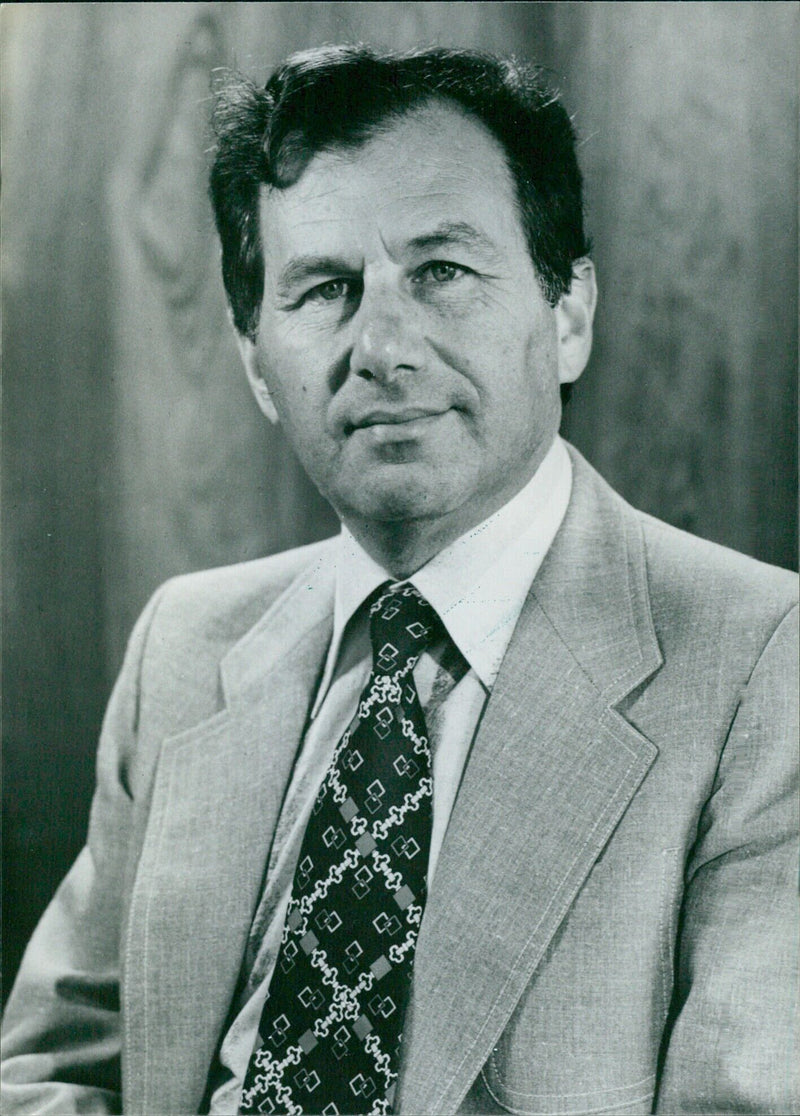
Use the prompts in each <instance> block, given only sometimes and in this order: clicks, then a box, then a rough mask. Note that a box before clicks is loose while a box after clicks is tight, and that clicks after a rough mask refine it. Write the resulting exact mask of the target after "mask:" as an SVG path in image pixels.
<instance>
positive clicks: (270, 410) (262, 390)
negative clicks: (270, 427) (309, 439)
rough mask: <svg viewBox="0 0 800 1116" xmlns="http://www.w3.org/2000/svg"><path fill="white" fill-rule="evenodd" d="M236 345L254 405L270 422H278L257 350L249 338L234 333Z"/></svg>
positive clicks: (236, 332)
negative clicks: (256, 405)
mask: <svg viewBox="0 0 800 1116" xmlns="http://www.w3.org/2000/svg"><path fill="white" fill-rule="evenodd" d="M235 336H236V344H237V345H238V346H239V355H240V356H241V358H242V364H243V365H244V370H245V372H246V373H247V382H248V383H249V384H250V388H251V390H252V392H253V395H254V396H255V397H256V403H258V405H259V407H260V408H261V411H262V412H263V414H265V415H266V416H267V418H268V419H269V421H270V422H273V423H275V422H277V421H278V412H277V411H276V410H275V404H274V403H273V402H272V396H271V395H270V393H269V388H268V387H267V385H266V383H265V381H264V377H263V376H262V375H261V367H260V363H259V359H258V348H257V346H256V344H255V342H253V341H251V340H250V338H249V337H245V336H244V334H242V333H239V331H238V330H236V331H235Z"/></svg>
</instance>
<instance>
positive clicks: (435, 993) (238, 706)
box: [3, 453, 800, 1116]
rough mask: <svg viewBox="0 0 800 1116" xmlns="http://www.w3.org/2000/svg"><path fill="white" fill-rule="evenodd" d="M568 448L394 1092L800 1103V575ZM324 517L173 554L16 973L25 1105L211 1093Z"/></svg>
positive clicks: (478, 764)
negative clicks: (218, 558) (555, 515)
mask: <svg viewBox="0 0 800 1116" xmlns="http://www.w3.org/2000/svg"><path fill="white" fill-rule="evenodd" d="M573 461H574V467H575V480H574V490H573V497H572V500H571V503H570V507H569V510H568V513H567V517H566V519H565V522H564V524H563V526H562V528H561V530H560V532H559V534H558V536H557V538H556V540H555V543H554V545H553V547H552V549H551V551H550V553H549V554H548V556H547V558H546V560H545V562H544V564H543V566H542V568H541V570H540V572H539V574H538V575H537V577H536V579H535V581H534V584H533V587H532V589H531V592H530V595H529V597H528V600H527V602H526V604H525V607H524V610H523V613H522V615H521V618H520V621H519V623H518V625H517V629H516V631H515V633H514V637H513V639H512V642H511V644H510V646H509V649H508V652H507V654H506V657H505V660H504V662H503V665H502V668H501V670H500V674H499V675H498V678H497V682H496V684H495V688H494V691H493V693H492V696H491V698H490V701H489V704H488V707H487V710H486V713H485V715H484V718H483V721H482V723H481V726H480V730H479V732H478V735H477V738H476V740H475V743H474V747H473V749H472V753H471V755H470V759H469V763H468V766H467V768H466V772H465V775H464V779H463V783H462V786H461V788H460V791H459V795H458V799H457V801H456V805H455V808H454V812H453V815H452V819H451V822H450V826H449V829H448V832H447V836H446V839H445V842H444V846H443V848H442V852H441V857H440V860H439V865H438V868H437V872H436V878H435V882H434V886H433V889H432V893H431V895H430V897H429V900H428V905H427V908H426V911H425V917H424V921H423V924H422V930H421V934H420V938H419V944H418V949H417V955H416V965H415V974H414V984H413V998H412V1002H411V1005H410V1008H409V1020H408V1024H407V1028H406V1036H405V1040H404V1048H403V1064H402V1071H401V1081H400V1092H399V1098H400V1100H399V1104H400V1110H401V1111H402V1112H406V1113H418V1114H419V1113H426V1114H427V1113H455V1112H456V1111H460V1112H501V1111H510V1112H518V1113H559V1114H562V1116H565V1114H577V1113H591V1112H594V1113H599V1112H603V1113H617V1114H621V1113H644V1112H650V1111H658V1112H663V1113H678V1112H713V1113H722V1112H774V1113H787V1112H800V1098H798V1095H797V1092H798V1091H797V1088H796V1080H795V1076H794V1074H795V1070H794V1058H793V1050H792V1046H791V1033H792V1025H791V1024H792V1010H793V1004H794V996H795V990H796V975H793V974H794V973H795V966H796V961H797V953H798V945H797V922H796V911H795V900H796V888H795V871H796V863H795V843H796V830H797V817H796V814H797V787H796V781H795V780H796V768H797V745H796V740H795V735H794V734H795V728H794V725H795V723H796V703H797V651H796V634H795V636H794V639H793V635H792V633H793V631H795V633H796V620H797V609H796V606H795V600H796V579H795V578H794V577H793V576H792V575H791V574H788V573H786V572H784V571H779V570H776V569H773V568H770V567H767V566H763V565H760V564H758V563H756V562H754V561H752V560H750V559H747V558H744V557H742V556H741V555H738V554H735V553H733V552H731V551H727V550H724V549H722V548H719V547H717V546H713V545H711V544H709V543H705V542H701V541H700V540H698V539H695V538H693V537H690V536H688V535H685V534H682V533H681V532H678V531H676V530H674V529H672V528H670V527H667V526H665V525H664V524H663V523H659V522H657V521H655V520H653V519H650V518H649V517H647V516H645V515H642V514H640V513H638V512H636V511H634V510H632V509H631V508H630V507H629V506H628V505H626V504H625V503H624V502H623V501H622V500H621V499H620V498H619V497H618V496H617V495H615V494H614V493H613V492H612V491H611V490H610V489H609V488H608V486H607V485H606V484H605V483H604V482H603V481H602V480H601V479H600V478H599V477H598V476H597V474H595V473H594V472H593V471H592V470H591V469H590V467H589V466H588V465H587V464H586V463H585V462H584V461H583V460H582V459H581V458H580V457H579V456H578V455H577V454H574V453H573ZM329 547H330V543H321V544H318V545H315V546H311V547H308V548H305V549H303V550H299V551H293V552H290V553H287V554H284V555H279V556H278V557H275V558H270V559H267V560H264V561H259V562H255V563H251V564H247V565H243V566H239V567H235V568H231V569H225V570H217V571H211V572H208V573H204V574H198V575H191V576H188V577H185V578H180V579H178V580H176V581H173V582H170V583H168V584H167V585H166V586H165V587H163V588H162V589H161V590H160V591H159V592H158V594H157V595H156V596H155V598H154V599H153V601H152V602H151V603H150V605H149V606H148V608H147V610H146V611H145V613H144V615H143V616H142V618H141V620H140V621H139V623H138V625H137V627H136V630H135V632H134V635H133V637H132V639H131V643H130V647H129V651H128V655H127V658H126V662H125V666H124V668H123V671H122V674H121V676H120V679H119V682H118V684H117V687H116V689H115V692H114V695H113V698H112V700H111V703H110V706H109V710H108V714H107V718H106V722H105V726H104V731H103V738H102V743H101V747H100V752H99V760H98V790H97V795H96V798H95V801H94V804H93V808H92V818H91V826H90V833H89V839H88V845H87V848H86V849H85V850H84V852H83V853H82V855H81V857H80V858H79V860H78V861H77V863H76V865H75V867H74V868H73V870H72V872H71V873H70V875H69V876H68V878H67V880H66V881H65V883H64V884H63V885H62V887H61V889H60V891H59V893H58V894H57V896H56V898H55V899H54V901H53V903H52V905H51V906H50V908H49V910H48V912H47V913H46V915H45V916H44V919H43V920H42V923H41V924H40V927H39V929H38V931H37V933H36V936H35V937H34V939H33V941H32V943H31V946H30V948H29V950H28V953H27V955H26V958H25V961H24V964H23V967H22V970H21V973H20V976H19V979H18V982H17V986H16V989H15V991H14V993H13V995H12V998H11V1002H10V1004H9V1007H8V1011H7V1016H6V1040H5V1046H4V1055H5V1058H6V1063H5V1067H4V1108H3V1111H4V1112H5V1113H8V1114H11V1113H22V1112H28V1113H32V1112H53V1113H59V1114H63V1113H77V1112H107V1111H119V1109H120V1105H122V1107H123V1111H124V1112H125V1113H127V1114H131V1116H133V1114H134V1113H142V1114H147V1116H152V1114H161V1113H195V1112H197V1110H198V1106H199V1105H200V1103H201V1098H202V1096H203V1092H204V1086H205V1082H206V1075H207V1072H208V1069H209V1065H210V1063H211V1061H212V1058H213V1057H214V1053H215V1049H216V1048H217V1045H218V1043H219V1041H220V1038H221V1036H222V1034H223V1033H224V1030H225V1026H226V1018H227V1015H228V1012H229V1010H230V1006H231V1001H232V998H233V995H234V990H235V987H236V983H237V978H238V976H239V971H240V966H241V963H242V956H243V952H244V947H245V941H246V938H247V934H248V930H249V927H250V922H251V918H252V915H253V912H254V909H255V907H256V904H257V901H258V898H259V893H260V889H261V886H262V882H263V873H264V866H265V864H266V862H267V857H268V852H269V848H270V842H271V840H272V835H273V830H274V827H275V822H276V819H277V816H278V811H279V808H280V805H281V798H282V795H283V792H284V789H285V787H286V784H287V780H288V779H289V776H290V772H291V768H292V763H293V760H294V757H295V754H296V752H297V748H298V743H299V741H300V739H301V735H302V731H303V727H304V722H305V719H306V716H307V713H308V709H309V703H310V699H311V697H312V695H313V694H314V691H315V686H316V684H317V682H318V680H319V676H320V670H321V666H322V663H323V659H324V656H325V652H326V648H327V645H328V641H329V638H330V634H331V623H332V593H333V585H332V578H331V574H330V572H329V570H328V568H327V567H328V562H327V556H328V554H329V552H330V551H329ZM120 1054H121V1064H122V1073H121V1079H122V1080H121V1083H120ZM120 1089H121V1090H122V1097H123V1098H124V1099H123V1100H121V1099H120Z"/></svg>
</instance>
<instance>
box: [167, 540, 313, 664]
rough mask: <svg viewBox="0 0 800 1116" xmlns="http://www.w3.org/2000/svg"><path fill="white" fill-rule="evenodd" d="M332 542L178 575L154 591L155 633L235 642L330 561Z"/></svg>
mask: <svg viewBox="0 0 800 1116" xmlns="http://www.w3.org/2000/svg"><path fill="white" fill-rule="evenodd" d="M332 546H333V540H332V539H325V540H323V541H322V542H318V543H312V544H310V545H309V546H302V547H297V548H295V549H292V550H286V551H283V552H281V553H279V554H274V555H271V556H270V557H268V558H258V559H255V560H253V561H249V562H240V563H237V564H236V565H232V566H220V567H217V568H215V569H209V570H200V571H197V572H194V573H188V574H181V575H180V576H178V577H175V578H172V579H171V580H170V581H168V582H166V583H165V584H164V585H162V586H161V588H160V589H159V590H158V593H157V596H158V597H159V598H160V599H159V602H158V610H157V614H156V622H155V623H156V626H157V629H161V628H164V627H168V628H169V629H170V630H171V631H173V632H175V633H181V632H183V633H185V634H186V635H187V636H189V637H191V638H192V639H193V640H200V641H201V642H211V643H213V644H216V645H224V644H229V645H231V646H232V645H233V644H234V643H236V642H237V641H238V640H239V639H240V638H241V637H242V636H243V635H244V634H245V633H246V632H248V631H249V630H250V628H251V627H252V626H253V625H254V624H255V623H256V622H257V621H258V620H259V619H260V617H261V616H262V615H263V614H264V613H265V612H266V611H267V609H268V608H269V607H270V606H271V605H272V604H273V603H274V602H275V601H276V600H277V599H278V597H280V596H281V594H282V593H283V592H284V591H285V590H286V589H288V588H289V586H290V585H291V584H292V582H293V581H294V580H295V579H296V578H297V577H298V576H299V575H300V574H301V573H302V572H303V571H304V570H309V571H312V570H314V569H315V568H317V567H319V566H320V565H325V564H327V562H328V561H329V560H330V554H331V549H332Z"/></svg>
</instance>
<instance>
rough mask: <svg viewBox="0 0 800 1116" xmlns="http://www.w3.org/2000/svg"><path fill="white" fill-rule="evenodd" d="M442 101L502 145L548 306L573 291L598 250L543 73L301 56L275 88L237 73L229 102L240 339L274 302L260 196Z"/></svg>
mask: <svg viewBox="0 0 800 1116" xmlns="http://www.w3.org/2000/svg"><path fill="white" fill-rule="evenodd" d="M436 100H439V101H442V100H444V101H451V102H453V103H454V104H456V105H459V106H461V108H462V109H464V110H465V111H466V112H468V113H470V114H471V115H473V116H475V117H477V119H478V120H480V121H482V123H483V124H484V125H485V126H486V127H487V128H488V129H489V130H490V131H491V132H492V133H493V135H494V136H495V137H496V139H497V140H498V141H499V142H500V144H501V145H502V147H503V149H504V151H505V155H506V159H507V162H508V166H509V169H510V171H511V173H512V176H513V178H514V182H515V186H516V192H517V199H518V204H519V210H520V218H521V221H522V225H523V228H524V231H525V235H526V239H527V243H528V249H529V251H530V254H531V258H532V260H533V263H534V266H535V267H536V270H537V273H538V275H539V280H540V282H541V285H542V290H543V292H544V294H545V297H546V298H547V299H548V301H549V302H550V303H551V305H555V303H556V302H557V301H558V299H559V298H560V297H561V295H562V294H564V293H565V292H566V291H568V290H569V287H570V284H571V281H572V266H573V263H574V261H575V260H577V259H580V258H581V257H582V256H585V255H586V254H587V253H588V251H589V243H588V241H587V239H586V237H585V235H584V231H583V205H582V197H581V174H580V170H579V168H578V162H577V159H576V156H575V133H574V131H573V128H572V124H571V121H570V118H569V116H568V114H567V112H566V110H565V109H564V107H563V105H562V104H561V103H560V101H558V99H557V98H556V97H555V96H554V94H553V93H551V92H550V90H549V89H548V88H547V86H546V85H545V83H544V82H543V80H542V77H541V74H540V72H539V70H537V69H535V68H534V67H531V66H528V65H523V64H520V63H518V62H516V61H512V60H507V59H500V58H495V57H494V56H492V55H487V54H479V53H476V52H472V51H462V50H446V49H443V48H435V49H430V50H417V51H411V52H408V53H404V54H378V53H376V52H375V51H373V50H371V49H370V48H368V47H365V46H360V45H359V46H334V47H320V48H317V49H314V50H308V51H304V52H302V53H300V54H294V55H292V56H291V57H290V58H289V59H288V60H287V61H286V62H285V63H284V64H283V65H282V66H280V67H279V68H278V69H277V70H276V71H275V72H274V73H273V75H272V77H271V78H270V79H269V81H268V82H267V84H266V85H265V86H264V88H263V89H261V88H259V87H258V86H256V85H254V84H253V83H252V82H251V81H248V80H247V79H246V78H242V77H239V76H236V77H232V78H229V79H228V80H227V81H226V82H225V83H224V84H223V85H222V87H221V89H220V90H219V92H218V95H217V103H216V108H215V112H214V127H215V133H216V138H217V143H216V150H215V156H214V162H213V166H212V169H211V181H210V191H211V199H212V202H213V205H214V216H215V219H216V224H217V230H218V232H219V236H220V240H221V242H222V277H223V281H224V283H225V290H226V292H227V295H228V300H229V302H230V306H231V312H232V314H233V321H234V325H235V326H236V328H237V330H239V332H240V333H242V334H245V335H247V336H249V337H251V338H253V337H254V335H255V331H256V329H257V327H258V318H259V312H260V309H261V302H262V299H263V295H264V261H263V257H262V252H261V243H260V236H259V221H258V210H259V205H258V202H259V196H258V195H259V187H260V186H261V185H262V184H266V185H268V186H272V187H275V188H276V189H279V190H280V189H285V188H286V187H288V186H291V185H293V184H294V183H295V182H297V180H298V179H299V177H300V175H301V174H302V172H303V170H304V168H305V167H306V166H307V164H308V163H309V162H310V160H311V159H312V158H313V157H314V155H315V154H317V153H318V152H320V151H323V150H328V149H330V148H333V147H357V146H359V145H360V144H362V143H365V142H366V141H367V140H368V139H369V138H370V137H372V136H374V135H375V134H376V133H377V132H379V131H380V130H381V129H382V128H384V127H385V126H386V125H387V124H390V123H391V122H392V121H393V120H396V119H397V118H398V117H401V116H403V115H404V114H406V113H408V112H409V111H411V110H413V109H414V108H417V107H420V106H422V105H424V104H426V103H429V102H431V101H436Z"/></svg>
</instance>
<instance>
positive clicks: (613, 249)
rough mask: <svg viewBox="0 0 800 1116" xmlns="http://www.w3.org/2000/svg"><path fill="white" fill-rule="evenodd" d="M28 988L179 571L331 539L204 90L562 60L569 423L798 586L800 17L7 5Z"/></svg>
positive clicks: (699, 522)
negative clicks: (284, 77) (414, 67)
mask: <svg viewBox="0 0 800 1116" xmlns="http://www.w3.org/2000/svg"><path fill="white" fill-rule="evenodd" d="M2 20H3V38H2V58H1V59H0V61H1V62H2V70H3V85H4V88H3V109H2V112H3V115H2V135H3V147H2V156H3V173H4V196H3V214H2V215H3V255H2V267H3V287H4V293H3V299H4V301H3V315H4V330H3V335H4V336H3V340H4V363H5V384H4V415H3V485H4V492H3V497H4V498H3V539H4V570H3V572H4V585H5V588H4V633H3V634H4V644H5V646H4V659H3V686H4V718H3V742H4V767H5V783H4V795H3V803H4V812H5V821H4V826H3V844H4V904H3V919H4V945H5V990H6V991H7V990H8V988H9V986H10V983H11V980H12V978H13V975H14V972H15V970H16V966H17V963H18V960H19V956H20V951H21V948H22V946H23V944H24V942H25V940H26V939H27V937H28V935H29V933H30V931H31V929H32V927H33V925H34V923H35V920H36V919H37V918H38V916H39V914H40V913H41V911H42V909H43V908H44V906H45V904H46V903H47V901H48V900H49V898H50V896H51V894H52V892H53V890H54V888H55V886H56V884H57V882H58V880H59V879H60V878H61V876H62V875H63V874H64V872H65V871H66V869H67V867H68V865H69V863H70V862H71V860H72V859H73V858H74V856H75V855H76V853H77V851H78V849H79V847H80V845H81V843H82V840H83V836H84V832H85V827H86V821H87V815H88V805H89V800H90V796H91V790H92V783H93V761H94V750H95V746H96V739H97V734H98V729H99V725H100V720H101V717H102V713H103V708H104V705H105V702H106V700H107V697H108V693H109V690H110V687H111V684H112V682H113V679H114V676H115V674H116V672H117V670H118V668H119V665H120V661H121V656H122V653H123V650H124V645H125V641H126V639H127V636H128V633H129V631H130V628H131V625H132V623H133V621H134V619H135V617H136V615H137V614H138V612H139V610H140V609H141V608H142V606H143V605H144V603H145V601H146V600H147V598H148V596H149V595H150V594H151V592H152V591H153V590H154V589H155V588H156V586H157V585H158V584H159V583H160V582H161V581H163V580H164V579H165V578H167V577H169V576H171V575H173V574H177V573H181V572H183V571H186V570H192V569H197V568H201V567H206V566H211V565H217V564H222V563H227V562H233V561H237V560H239V559H243V558H251V557H256V556H258V555H262V554H267V553H271V552H274V551H276V550H281V549H283V548H285V547H288V546H292V545H295V544H298V543H303V542H307V541H310V540H312V539H315V538H318V537H321V536H323V535H326V534H330V533H332V532H333V531H334V530H335V528H336V523H335V520H334V518H333V515H332V513H331V511H330V510H329V509H328V508H327V506H326V505H325V504H324V503H323V502H322V500H321V499H320V497H318V496H317V495H316V494H315V493H314V491H313V490H312V488H311V487H310V485H309V483H308V482H307V481H306V480H305V478H304V476H303V475H302V473H301V471H300V469H299V467H298V465H297V464H296V462H295V461H294V459H293V457H292V455H291V453H290V452H289V450H288V449H287V446H286V444H285V442H284V440H283V438H282V436H281V434H280V432H278V431H275V430H273V429H272V428H269V427H267V425H266V424H265V423H264V421H263V420H262V418H261V417H260V414H259V412H258V411H257V409H256V406H255V403H254V402H253V401H252V400H251V398H250V396H249V393H248V389H247V387H246V384H245V379H244V375H243V372H242V371H241V369H240V367H239V363H238V357H237V354H236V350H235V347H234V342H233V340H232V337H231V335H230V332H229V327H228V323H227V318H226V311H225V305H224V299H223V292H222V284H221V280H220V278H219V269H218V249H217V246H216V244H215V242H214V237H213V233H212V228H213V226H212V219H211V213H210V209H209V205H208V202H207V199H206V186H205V179H206V168H207V160H208V156H207V151H208V147H209V134H208V112H209V106H210V102H209V88H210V75H211V73H212V71H213V70H214V69H215V68H216V67H219V66H235V67H238V68H240V69H242V70H244V71H246V72H248V73H250V74H251V75H253V76H254V77H256V78H258V79H259V80H261V81H263V80H265V79H266V77H267V75H268V73H269V71H270V70H271V69H272V68H273V67H274V66H275V65H276V64H277V63H278V62H279V61H280V60H281V59H282V58H283V57H284V56H285V55H286V54H287V53H289V52H291V51H293V50H297V49H300V48H303V47H307V46H310V45H315V44H322V43H326V42H336V41H344V40H348V41H353V40H366V41H368V42H371V43H373V44H376V45H379V46H380V45H382V46H388V47H393V48H403V47H409V46H412V45H414V44H420V43H422V44H434V43H441V44H444V45H458V46H469V47H479V48H482V49H487V50H491V51H496V52H501V53H509V52H516V53H518V54H520V55H522V56H525V57H527V58H530V59H533V60H536V61H539V62H541V63H542V64H543V65H544V66H545V67H547V68H548V70H549V72H550V75H551V78H552V80H553V81H554V82H555V83H556V84H557V85H558V86H559V87H560V88H561V90H562V92H563V95H564V99H565V101H566V103H567V106H568V108H569V109H570V111H571V112H572V113H574V115H575V119H576V124H577V127H578V130H579V133H580V135H581V136H582V137H583V138H582V144H581V161H582V165H583V167H584V171H585V175H586V179H587V199H588V218H589V228H590V231H591V233H592V235H593V238H594V243H595V253H594V255H595V260H596V264H597V269H598V274H599V283H600V290H601V302H600V309H599V318H598V327H597V337H596V344H595V350H594V355H593V357H592V361H591V363H590V366H589V369H588V370H587V372H586V373H585V374H584V377H583V379H582V380H581V381H580V382H579V384H578V385H577V387H576V391H575V394H574V397H573V400H572V402H571V403H570V405H569V408H568V411H567V414H566V416H565V423H564V430H565V432H566V434H567V436H568V437H570V438H571V439H572V440H573V441H574V442H575V444H576V445H577V446H578V447H579V448H580V449H581V450H582V451H583V452H584V454H585V455H586V456H587V457H588V458H589V460H590V461H591V462H592V463H593V464H594V465H595V466H596V467H597V468H598V469H599V470H600V471H601V472H602V473H604V474H605V476H606V477H607V478H608V479H609V480H610V481H611V483H612V484H614V485H615V486H616V487H617V488H618V489H619V491H621V492H622V493H623V495H625V496H626V497H627V498H628V499H629V500H630V501H631V502H632V503H634V504H636V505H638V506H639V507H642V508H644V509H646V510H647V511H650V512H652V513H654V514H655V515H657V516H660V517H662V518H664V519H667V520H669V521H670V522H672V523H675V524H677V525H679V526H680V527H684V528H686V529H688V530H690V531H693V532H695V533H697V534H699V535H703V536H705V537H707V538H710V539H714V540H717V541H718V542H721V543H724V544H726V545H728V546H733V547H736V548H737V549H739V550H742V551H745V552H747V553H748V554H752V555H755V556H756V557H758V558H761V559H763V560H765V561H768V562H774V563H778V564H780V565H784V566H793V567H795V568H796V562H797V530H796V514H795V506H796V505H795V493H796V415H797V400H796V363H797V183H796V170H797V130H796V129H797V103H796V102H797V78H798V73H797V30H798V26H797V25H798V8H797V6H796V5H795V4H794V3H772V2H768V3H738V2H734V3H699V4H694V3H681V4H678V3H675V4H672V3H632V4H628V3H597V2H595V3H591V4H583V3H574V4H573V3H552V4H539V3H510V4H505V3H487V4H484V3H374V2H373V3H365V4H361V3H269V4H266V3H265V4H249V3H244V4H240V3H180V4H166V3H151V4H135V3H108V4H103V3H99V4H83V3H69V4H56V3H52V4H18V5H14V4H12V5H6V6H5V7H4V10H3V13H2Z"/></svg>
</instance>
